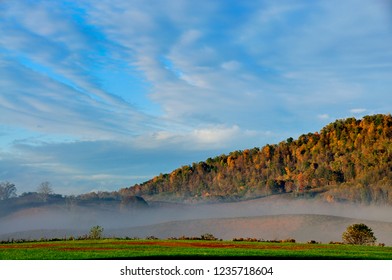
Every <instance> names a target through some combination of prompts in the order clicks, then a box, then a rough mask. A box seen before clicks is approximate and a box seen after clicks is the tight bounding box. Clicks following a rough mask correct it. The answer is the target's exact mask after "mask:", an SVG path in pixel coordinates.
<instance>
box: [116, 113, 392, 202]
mask: <svg viewBox="0 0 392 280" xmlns="http://www.w3.org/2000/svg"><path fill="white" fill-rule="evenodd" d="M391 139H392V117H391V115H390V114H389V115H373V116H366V117H364V118H363V119H360V120H356V119H355V118H348V119H344V120H337V121H335V122H334V123H331V124H329V125H327V126H326V127H324V128H323V129H322V130H321V131H320V132H316V133H309V134H304V135H301V136H300V137H299V138H298V139H297V140H294V139H292V138H289V139H287V140H286V141H283V142H281V143H279V144H275V145H266V146H264V147H262V148H253V149H249V150H244V151H235V152H232V153H230V154H229V155H221V156H217V157H215V158H209V159H207V160H206V161H205V162H199V163H193V164H192V165H190V166H183V167H181V168H178V169H176V170H174V171H173V172H171V173H170V174H161V175H159V176H156V177H154V178H153V179H152V180H149V181H147V182H145V183H143V184H140V185H135V186H133V187H130V188H126V189H122V190H121V191H120V192H124V193H128V194H132V195H138V196H143V197H144V198H146V199H148V200H188V201H192V200H206V199H208V200H240V199H248V198H253V197H261V196H266V195H272V194H280V193H293V194H294V195H295V196H304V197H309V196H310V197H313V196H318V197H321V198H323V199H326V200H328V201H350V202H362V203H378V204H392V142H391Z"/></svg>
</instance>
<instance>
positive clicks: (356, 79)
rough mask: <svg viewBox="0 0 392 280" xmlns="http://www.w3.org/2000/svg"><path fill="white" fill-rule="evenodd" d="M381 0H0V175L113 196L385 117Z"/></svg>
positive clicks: (385, 24)
mask: <svg viewBox="0 0 392 280" xmlns="http://www.w3.org/2000/svg"><path fill="white" fill-rule="evenodd" d="M391 46H392V1H390V0H362V1H357V0H347V1H340V0H325V1H323V0H320V1H307V0H295V1H294V0H293V1H290V0H282V1H268V0H260V1H257V0H249V1H247V0H245V1H234V0H227V1H223V0H221V1H219V0H199V1H191V0H167V1H158V0H155V1H152V0H150V1H149V0H140V1H139V0H127V1H125V0H101V1H94V0H80V1H71V0H69V1H65V0H50V1H49V0H47V1H45V0H34V1H33V0H0V182H4V181H9V182H12V183H14V184H15V185H16V187H17V190H18V191H17V193H18V194H21V193H23V192H28V191H36V190H37V188H38V186H39V185H40V183H41V182H44V181H49V182H50V183H51V185H52V187H53V190H54V192H56V193H61V194H80V193H85V192H90V191H112V190H118V189H120V188H123V187H129V186H132V185H134V184H136V183H141V182H144V181H147V180H149V179H151V178H152V177H154V176H155V175H159V174H160V173H168V172H170V171H172V170H174V169H176V168H178V167H180V166H182V165H188V164H192V163H193V162H199V161H202V160H205V159H207V158H208V157H215V156H218V155H221V154H224V153H226V154H227V153H229V152H231V151H234V150H243V149H246V148H253V147H262V146H264V145H265V144H267V143H269V144H274V143H279V142H281V141H284V140H285V139H287V138H289V137H293V138H296V137H298V136H299V135H301V134H306V133H309V132H316V131H320V129H321V128H322V127H324V126H325V125H327V124H329V123H331V122H333V121H334V120H336V119H342V118H347V117H356V118H361V117H363V116H365V115H371V114H377V113H383V114H388V113H391V111H392V95H391V89H392V47H391Z"/></svg>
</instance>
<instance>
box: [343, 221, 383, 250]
mask: <svg viewBox="0 0 392 280" xmlns="http://www.w3.org/2000/svg"><path fill="white" fill-rule="evenodd" d="M342 239H343V242H344V243H346V244H353V245H374V243H375V242H376V240H377V238H376V237H375V236H374V234H373V230H372V229H371V228H370V227H368V226H367V225H365V224H353V225H351V226H348V227H347V229H346V231H345V232H343V235H342Z"/></svg>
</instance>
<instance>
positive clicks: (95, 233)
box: [88, 225, 103, 239]
mask: <svg viewBox="0 0 392 280" xmlns="http://www.w3.org/2000/svg"><path fill="white" fill-rule="evenodd" d="M102 233H103V227H101V226H98V225H97V226H94V227H92V228H91V229H90V234H89V236H88V237H89V238H90V239H101V238H102Z"/></svg>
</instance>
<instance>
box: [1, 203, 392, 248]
mask: <svg viewBox="0 0 392 280" xmlns="http://www.w3.org/2000/svg"><path fill="white" fill-rule="evenodd" d="M391 210H392V208H391V207H387V206H385V207H382V206H363V205H362V206H360V205H353V204H339V203H323V202H320V201H316V200H314V201H313V200H303V199H297V200H293V199H287V198H280V197H278V196H277V197H269V198H263V199H255V200H249V201H243V202H235V203H219V204H180V203H156V202H155V203H154V202H151V203H150V207H148V208H143V209H128V210H125V209H110V208H102V207H101V208H94V209H92V208H83V207H78V206H74V207H72V208H65V207H45V208H39V209H34V210H31V209H29V210H24V211H19V212H17V213H14V214H12V215H10V216H7V217H3V218H0V239H3V240H4V239H5V240H7V239H11V238H14V239H20V238H24V239H39V238H53V237H59V238H62V237H65V236H68V237H69V236H71V235H72V236H75V237H77V236H81V235H84V234H88V232H89V229H90V228H91V227H92V226H95V225H100V226H102V227H103V228H104V235H105V236H108V237H111V236H116V237H125V236H128V237H136V236H137V237H141V238H143V237H146V236H150V235H154V236H157V237H160V238H167V237H179V236H182V235H187V236H199V235H200V234H203V233H206V232H209V233H213V234H214V235H216V236H217V237H218V238H223V239H231V238H233V237H256V238H264V239H279V238H296V239H297V240H299V241H306V239H314V240H320V241H323V242H328V241H331V240H334V241H340V240H341V234H342V232H343V231H344V229H345V228H346V227H347V226H348V225H350V224H352V223H354V222H363V223H365V224H367V225H369V226H371V227H372V228H373V231H374V233H375V235H376V237H378V239H379V242H384V243H387V244H392V215H391V213H392V211H391Z"/></svg>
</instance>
